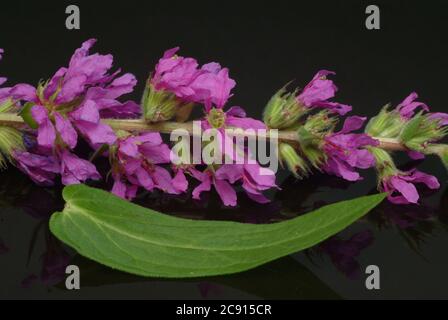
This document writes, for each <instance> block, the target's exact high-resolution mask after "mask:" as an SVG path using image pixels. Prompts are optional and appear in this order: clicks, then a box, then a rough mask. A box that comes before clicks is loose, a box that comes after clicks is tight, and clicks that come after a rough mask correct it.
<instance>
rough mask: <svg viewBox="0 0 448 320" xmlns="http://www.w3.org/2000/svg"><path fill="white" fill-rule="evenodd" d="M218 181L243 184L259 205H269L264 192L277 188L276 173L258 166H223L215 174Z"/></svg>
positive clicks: (248, 194)
mask: <svg viewBox="0 0 448 320" xmlns="http://www.w3.org/2000/svg"><path fill="white" fill-rule="evenodd" d="M215 176H216V178H218V179H221V180H222V179H226V180H228V181H229V182H230V183H231V184H234V183H236V182H237V181H241V182H242V187H243V189H244V191H246V194H247V196H248V197H249V198H251V199H252V200H254V201H255V202H258V203H268V202H269V199H267V198H266V197H265V196H264V195H263V193H262V192H263V191H265V190H268V189H271V188H276V187H277V185H276V184H275V173H274V172H273V171H271V170H269V169H267V168H263V167H261V166H260V165H258V164H244V165H240V164H236V165H233V164H231V165H228V164H226V165H223V166H222V167H220V168H219V169H218V170H217V171H216V174H215Z"/></svg>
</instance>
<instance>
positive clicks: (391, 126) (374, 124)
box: [365, 104, 404, 138]
mask: <svg viewBox="0 0 448 320" xmlns="http://www.w3.org/2000/svg"><path fill="white" fill-rule="evenodd" d="M389 107H390V105H389V104H387V105H385V106H384V107H383V108H382V109H381V112H380V113H379V114H378V115H377V116H375V117H373V118H372V119H370V121H369V123H368V124H367V126H366V129H365V133H367V134H368V135H370V136H372V137H378V138H397V137H398V136H399V134H400V132H401V129H402V128H403V125H404V121H403V120H402V118H401V116H400V114H399V113H398V112H396V111H395V110H394V111H389V110H388V109H389Z"/></svg>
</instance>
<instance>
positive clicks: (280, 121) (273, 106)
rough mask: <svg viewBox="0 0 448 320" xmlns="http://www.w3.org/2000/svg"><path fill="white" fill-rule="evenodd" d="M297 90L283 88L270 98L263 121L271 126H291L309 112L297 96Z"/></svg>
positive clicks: (275, 127)
mask: <svg viewBox="0 0 448 320" xmlns="http://www.w3.org/2000/svg"><path fill="white" fill-rule="evenodd" d="M297 91H298V90H295V91H294V92H286V89H285V88H282V89H280V90H279V91H277V93H276V94H275V95H274V96H273V97H272V98H271V99H270V100H269V102H268V104H267V105H266V108H265V111H264V114H263V121H264V123H265V124H266V125H267V126H268V127H269V128H271V129H286V128H289V127H291V126H293V125H294V124H296V122H297V121H298V120H299V119H300V118H301V117H302V116H303V115H304V114H305V113H306V112H307V109H306V108H304V107H303V106H302V105H301V104H300V102H299V101H298V100H297V98H296V95H297Z"/></svg>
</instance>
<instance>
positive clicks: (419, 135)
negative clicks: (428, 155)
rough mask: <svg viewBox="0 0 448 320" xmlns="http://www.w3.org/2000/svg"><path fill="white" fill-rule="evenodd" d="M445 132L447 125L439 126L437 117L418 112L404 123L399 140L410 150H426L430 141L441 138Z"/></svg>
mask: <svg viewBox="0 0 448 320" xmlns="http://www.w3.org/2000/svg"><path fill="white" fill-rule="evenodd" d="M447 133H448V127H447V126H441V125H440V120H439V119H434V118H431V116H430V115H428V114H422V112H420V113H418V114H417V115H416V116H414V117H413V118H412V119H411V120H409V121H408V122H407V123H406V125H405V126H404V128H403V130H402V131H401V134H400V141H401V142H402V143H403V144H404V145H405V146H406V147H408V148H409V149H411V150H415V151H419V152H426V147H427V146H428V144H429V143H430V142H432V141H438V140H441V139H443V138H444V137H445V135H446V134H447Z"/></svg>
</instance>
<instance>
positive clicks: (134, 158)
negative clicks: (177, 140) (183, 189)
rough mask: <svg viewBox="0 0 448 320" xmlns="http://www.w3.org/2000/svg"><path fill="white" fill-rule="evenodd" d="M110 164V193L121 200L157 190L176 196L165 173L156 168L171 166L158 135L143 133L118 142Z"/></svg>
mask: <svg viewBox="0 0 448 320" xmlns="http://www.w3.org/2000/svg"><path fill="white" fill-rule="evenodd" d="M117 147H118V148H117V151H116V152H115V154H114V156H113V158H114V161H113V163H112V171H113V178H114V181H115V182H114V186H113V188H112V192H113V193H114V194H115V195H117V196H119V197H122V198H127V199H132V198H134V197H135V195H136V192H137V189H138V188H139V187H142V188H144V189H146V190H148V191H152V190H154V189H160V190H162V191H164V192H167V193H170V194H179V193H180V191H179V190H178V189H176V188H175V186H173V178H172V177H171V175H170V173H169V172H168V170H166V169H165V168H162V167H161V166H159V165H160V164H165V163H170V153H171V151H170V149H169V147H168V146H167V145H166V144H164V143H163V141H162V137H161V136H160V134H159V133H145V134H142V135H139V136H129V137H126V138H123V139H119V141H118V145H117Z"/></svg>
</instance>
